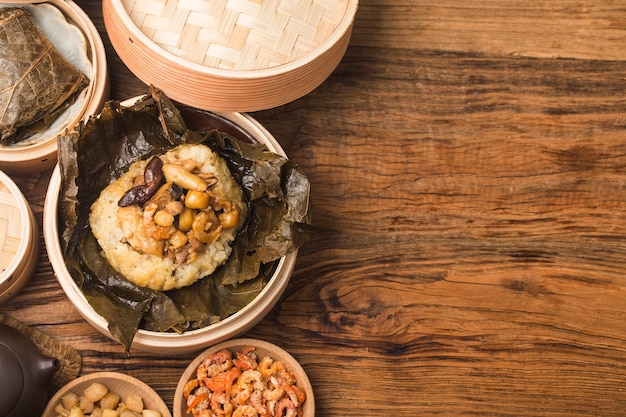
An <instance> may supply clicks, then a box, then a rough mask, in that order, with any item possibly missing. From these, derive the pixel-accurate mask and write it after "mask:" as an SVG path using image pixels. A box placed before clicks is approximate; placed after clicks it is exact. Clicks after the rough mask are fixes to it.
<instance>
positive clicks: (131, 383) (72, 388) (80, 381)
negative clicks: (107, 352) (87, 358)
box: [41, 372, 172, 417]
mask: <svg viewBox="0 0 626 417" xmlns="http://www.w3.org/2000/svg"><path fill="white" fill-rule="evenodd" d="M95 382H99V383H101V384H104V385H105V386H106V387H107V388H108V389H109V391H110V392H115V393H117V394H119V395H120V401H125V399H126V398H127V397H128V396H130V395H139V396H140V397H141V398H142V400H143V403H144V408H146V409H151V410H156V411H159V412H160V413H161V416H162V417H172V414H171V412H170V410H169V408H168V407H167V405H166V404H165V402H164V401H163V399H162V398H161V397H160V396H159V394H157V393H156V391H154V390H153V389H152V388H151V387H150V386H148V385H147V384H146V383H144V382H143V381H141V380H139V379H137V378H133V377H132V376H130V375H126V374H122V373H119V372H96V373H93V374H89V375H85V376H82V377H80V378H77V379H75V380H73V381H72V382H70V383H68V384H67V385H65V386H63V387H62V388H61V389H60V390H58V391H57V392H56V393H55V394H54V395H53V396H52V398H51V399H50V401H48V404H47V405H46V408H45V409H44V411H43V414H42V415H41V417H56V416H57V415H58V414H57V413H56V412H55V411H54V408H55V407H56V406H57V404H59V403H61V400H62V398H63V396H65V395H66V394H68V393H69V392H74V393H75V394H77V395H82V393H83V392H84V391H85V388H87V387H89V386H90V385H91V384H93V383H95Z"/></svg>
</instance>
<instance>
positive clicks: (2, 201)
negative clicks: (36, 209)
mask: <svg viewBox="0 0 626 417" xmlns="http://www.w3.org/2000/svg"><path fill="white" fill-rule="evenodd" d="M23 216H24V214H23V208H22V205H20V204H18V200H17V198H16V196H15V195H14V194H13V192H12V191H11V190H9V189H8V187H7V184H6V182H4V181H3V182H0V270H1V271H5V270H8V269H10V266H11V265H12V264H17V263H18V262H19V259H18V255H24V254H21V253H20V252H22V251H24V250H25V249H24V247H25V246H24V245H25V242H24V241H25V240H26V239H27V238H28V235H27V234H26V235H25V234H24V226H25V224H24V223H23V221H24V220H25V219H24V218H23Z"/></svg>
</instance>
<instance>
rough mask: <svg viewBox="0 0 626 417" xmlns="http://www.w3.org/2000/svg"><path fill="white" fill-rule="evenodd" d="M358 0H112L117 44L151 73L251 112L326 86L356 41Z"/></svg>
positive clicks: (109, 23) (207, 101)
mask: <svg viewBox="0 0 626 417" xmlns="http://www.w3.org/2000/svg"><path fill="white" fill-rule="evenodd" d="M357 6H358V0H332V1H328V0H311V1H306V2H302V1H297V0H229V1H228V2H224V1H212V0H188V1H182V0H156V1H154V0H103V1H102V9H103V16H104V23H105V27H106V30H107V33H108V35H109V38H110V40H111V44H112V45H113V47H114V49H115V50H116V52H117V53H118V55H119V56H120V58H121V59H122V61H123V62H124V63H125V64H126V66H128V68H129V69H130V70H131V71H132V72H133V73H134V74H135V75H136V76H137V77H138V78H139V79H141V80H142V81H143V82H144V83H146V84H153V85H155V86H156V87H158V88H160V89H161V90H162V91H163V92H164V93H165V94H167V95H168V96H169V97H170V98H172V99H174V100H176V101H178V102H180V103H183V104H187V105H189V106H191V107H195V108H199V109H204V110H212V111H236V112H250V111H257V110H263V109H268V108H272V107H276V106H280V105H283V104H285V103H288V102H291V101H294V100H296V99H298V98H300V97H302V96H304V95H306V94H307V93H309V92H311V91H312V90H313V89H315V88H316V87H318V86H319V85H320V84H321V83H322V82H323V81H324V80H325V79H326V78H327V77H328V76H329V75H330V74H331V73H332V72H333V71H334V70H335V68H336V67H337V65H338V64H339V62H340V61H341V59H342V58H343V55H344V53H345V51H346V48H347V46H348V43H349V40H350V35H351V32H352V25H353V19H354V16H355V14H356V10H357Z"/></svg>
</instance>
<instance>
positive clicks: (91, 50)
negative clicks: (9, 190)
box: [0, 0, 109, 174]
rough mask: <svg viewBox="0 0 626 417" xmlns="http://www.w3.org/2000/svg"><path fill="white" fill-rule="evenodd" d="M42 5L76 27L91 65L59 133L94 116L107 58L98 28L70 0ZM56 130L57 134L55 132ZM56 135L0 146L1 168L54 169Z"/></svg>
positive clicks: (10, 0)
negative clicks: (80, 96) (86, 81)
mask: <svg viewBox="0 0 626 417" xmlns="http://www.w3.org/2000/svg"><path fill="white" fill-rule="evenodd" d="M0 4H6V5H11V6H31V5H32V6H35V7H37V6H38V5H39V2H37V1H35V2H31V1H29V0H23V1H20V0H5V1H0ZM42 4H48V5H51V6H54V7H56V8H57V9H58V10H59V11H60V12H61V13H62V15H63V17H64V18H65V19H66V20H67V22H69V23H70V24H73V25H74V26H75V27H77V28H78V29H79V30H80V32H82V34H83V35H84V37H85V42H86V53H87V57H88V58H89V61H90V62H91V74H89V79H90V82H89V86H88V87H87V91H86V93H85V98H84V101H83V102H82V104H81V105H80V108H79V109H78V110H77V111H76V112H75V113H74V114H73V115H72V117H70V118H68V120H67V121H66V122H65V124H64V125H63V126H61V129H59V130H58V131H60V130H63V129H66V128H67V129H71V128H73V127H74V126H75V125H76V124H78V123H79V122H80V121H81V120H84V119H86V118H88V117H89V116H90V115H93V114H97V113H98V112H99V111H100V109H101V108H102V106H103V105H104V102H105V101H106V100H107V99H108V97H109V76H108V69H107V58H106V52H105V49H104V44H103V42H102V38H101V37H100V34H99V33H98V29H97V28H96V27H95V25H94V24H93V22H92V21H91V20H90V19H89V17H88V16H87V14H86V13H85V12H84V11H83V10H82V9H81V8H80V7H79V6H78V4H76V3H75V2H73V1H72V0H49V1H46V2H45V3H42ZM58 131H57V132H58ZM57 132H54V131H51V132H50V135H49V137H43V138H42V139H41V140H38V141H37V142H35V143H32V144H28V145H23V146H0V169H2V170H4V171H6V172H9V173H12V174H14V173H17V174H21V173H31V172H41V171H45V170H47V169H51V168H53V167H54V165H55V164H56V161H57V155H56V152H57Z"/></svg>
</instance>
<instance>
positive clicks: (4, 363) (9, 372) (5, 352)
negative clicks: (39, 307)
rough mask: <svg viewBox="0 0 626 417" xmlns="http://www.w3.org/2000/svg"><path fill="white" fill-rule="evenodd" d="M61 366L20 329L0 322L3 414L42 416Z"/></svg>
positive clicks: (0, 403)
mask: <svg viewBox="0 0 626 417" xmlns="http://www.w3.org/2000/svg"><path fill="white" fill-rule="evenodd" d="M60 366H61V364H60V362H59V360H58V359H56V358H50V357H47V356H45V355H44V354H43V353H41V352H40V351H39V349H37V346H36V345H35V343H33V341H32V340H30V339H29V338H28V337H26V336H25V335H23V334H22V333H21V332H20V331H19V330H17V329H14V328H13V327H11V326H7V325H6V324H2V323H0V416H2V417H25V416H39V415H40V414H41V412H42V411H43V409H44V407H45V405H46V401H47V397H48V387H49V383H50V381H51V379H52V376H53V375H54V373H55V372H56V371H57V370H58V369H59V367H60Z"/></svg>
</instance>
